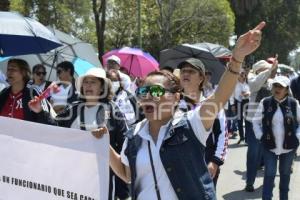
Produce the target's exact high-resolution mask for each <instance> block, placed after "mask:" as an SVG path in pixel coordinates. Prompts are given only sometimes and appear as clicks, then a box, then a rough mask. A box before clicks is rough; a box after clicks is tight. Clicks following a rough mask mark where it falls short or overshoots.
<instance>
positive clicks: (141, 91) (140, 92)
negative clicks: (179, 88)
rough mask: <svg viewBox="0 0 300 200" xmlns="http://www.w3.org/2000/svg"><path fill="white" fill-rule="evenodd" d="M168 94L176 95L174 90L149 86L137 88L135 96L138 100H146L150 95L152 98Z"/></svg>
mask: <svg viewBox="0 0 300 200" xmlns="http://www.w3.org/2000/svg"><path fill="white" fill-rule="evenodd" d="M166 92H171V93H174V90H171V89H166V88H164V87H162V86H160V85H149V86H143V87H139V88H137V89H136V91H135V94H136V97H138V98H145V97H146V96H147V94H148V93H150V95H151V96H152V97H161V96H163V95H164V94H165V93H166Z"/></svg>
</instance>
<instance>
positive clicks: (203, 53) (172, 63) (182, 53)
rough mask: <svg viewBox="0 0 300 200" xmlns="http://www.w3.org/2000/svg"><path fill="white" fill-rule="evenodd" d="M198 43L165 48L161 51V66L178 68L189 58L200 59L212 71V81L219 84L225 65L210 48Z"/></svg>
mask: <svg viewBox="0 0 300 200" xmlns="http://www.w3.org/2000/svg"><path fill="white" fill-rule="evenodd" d="M199 44H203V43H198V44H182V45H179V46H176V47H174V48H172V49H165V50H162V51H161V52H160V67H161V68H163V67H171V68H174V69H175V68H177V66H178V64H179V63H181V62H182V61H184V60H186V59H187V58H191V57H193V58H198V59H200V60H201V61H202V62H203V63H204V65H205V68H206V70H207V71H210V72H212V78H211V82H212V83H213V84H218V82H219V80H220V78H221V76H222V74H223V73H224V71H225V66H224V65H223V64H222V63H221V62H220V61H219V60H218V59H217V58H216V57H215V56H214V55H213V54H212V53H211V52H210V50H209V49H207V48H205V47H204V46H202V45H199Z"/></svg>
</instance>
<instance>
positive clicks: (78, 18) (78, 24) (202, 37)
mask: <svg viewBox="0 0 300 200" xmlns="http://www.w3.org/2000/svg"><path fill="white" fill-rule="evenodd" d="M12 2H13V3H12V5H13V6H11V7H12V8H11V9H12V10H18V11H19V12H21V13H23V14H24V15H26V16H31V17H35V18H37V19H38V20H39V21H40V22H41V23H43V24H45V25H50V26H55V27H56V28H57V29H59V30H62V31H64V32H67V33H71V34H73V35H74V36H77V37H79V38H81V39H83V40H85V41H87V42H91V43H93V44H94V45H95V46H98V47H99V48H98V49H99V55H100V56H101V55H102V53H103V52H104V46H105V50H110V49H114V48H120V47H122V46H137V44H138V30H137V13H138V12H137V11H138V10H137V0H128V1H124V0H91V1H83V0H62V1H58V0H47V1H45V0H23V1H22V0H12ZM141 3H142V4H141V13H142V14H141V21H142V27H141V28H142V36H143V49H144V50H146V51H148V52H150V53H151V54H153V55H154V56H155V57H158V55H159V52H160V51H161V50H162V49H165V48H170V47H173V46H175V45H177V44H180V43H185V42H187V43H196V42H204V41H205V42H214V43H220V44H223V45H225V46H228V45H227V44H228V36H229V35H231V34H232V32H233V28H234V15H233V12H232V10H231V8H230V4H229V2H228V1H227V0H185V1H180V0H155V1H146V0H141ZM104 8H105V9H104ZM103 9H104V10H103ZM103 14H105V15H103Z"/></svg>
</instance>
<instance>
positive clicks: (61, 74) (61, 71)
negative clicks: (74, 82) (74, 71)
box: [56, 68, 70, 81]
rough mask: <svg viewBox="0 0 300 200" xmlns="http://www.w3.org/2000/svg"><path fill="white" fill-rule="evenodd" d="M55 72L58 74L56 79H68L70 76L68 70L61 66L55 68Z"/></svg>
mask: <svg viewBox="0 0 300 200" xmlns="http://www.w3.org/2000/svg"><path fill="white" fill-rule="evenodd" d="M56 74H57V76H58V79H59V80H60V81H68V80H69V77H70V71H69V70H64V69H63V68H57V69H56Z"/></svg>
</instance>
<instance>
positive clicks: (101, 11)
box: [92, 0, 106, 63]
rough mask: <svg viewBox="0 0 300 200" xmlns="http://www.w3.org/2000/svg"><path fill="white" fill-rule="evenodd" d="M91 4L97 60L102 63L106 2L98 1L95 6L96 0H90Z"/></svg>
mask: <svg viewBox="0 0 300 200" xmlns="http://www.w3.org/2000/svg"><path fill="white" fill-rule="evenodd" d="M92 3H93V12H94V17H95V24H96V35H97V44H98V58H99V61H100V62H101V63H102V56H103V55H104V40H105V36H104V31H105V25H106V0H100V2H99V5H98V4H97V0H92ZM100 15H101V18H100Z"/></svg>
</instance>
